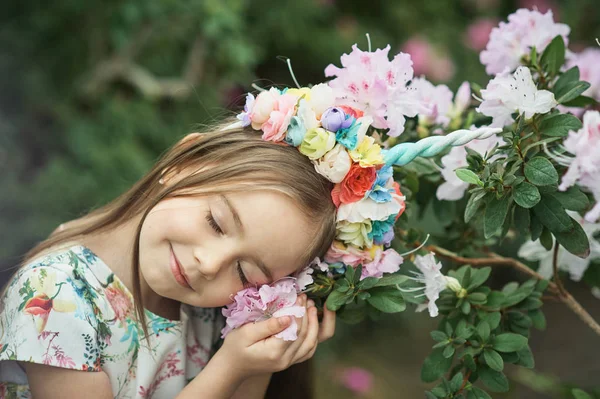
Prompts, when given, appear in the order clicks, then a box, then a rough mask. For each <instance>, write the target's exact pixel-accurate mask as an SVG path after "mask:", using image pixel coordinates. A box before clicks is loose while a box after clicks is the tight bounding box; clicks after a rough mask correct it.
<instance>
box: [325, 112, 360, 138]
mask: <svg viewBox="0 0 600 399" xmlns="http://www.w3.org/2000/svg"><path fill="white" fill-rule="evenodd" d="M353 119H354V118H352V117H350V116H347V115H346V114H345V113H344V111H342V109H341V108H338V107H332V108H329V109H327V110H326V111H325V112H323V115H322V116H321V126H323V127H324V128H325V129H327V130H329V131H330V132H337V131H338V130H340V129H342V128H348V127H350V125H351V124H352V121H353Z"/></svg>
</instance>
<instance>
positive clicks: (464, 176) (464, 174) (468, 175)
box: [455, 168, 483, 187]
mask: <svg viewBox="0 0 600 399" xmlns="http://www.w3.org/2000/svg"><path fill="white" fill-rule="evenodd" d="M455 172H456V177H458V178H459V179H460V180H462V181H464V182H465V183H469V184H476V185H478V186H481V187H483V182H482V181H481V179H480V178H479V176H477V175H476V174H475V173H474V172H473V171H471V170H469V169H465V168H460V169H456V170H455Z"/></svg>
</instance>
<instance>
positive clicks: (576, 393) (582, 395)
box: [571, 388, 593, 399]
mask: <svg viewBox="0 0 600 399" xmlns="http://www.w3.org/2000/svg"><path fill="white" fill-rule="evenodd" d="M571 394H572V395H573V397H574V398H575V399H593V398H592V397H591V396H590V395H589V394H587V393H586V392H585V391H582V390H581V389H579V388H573V390H572V391H571Z"/></svg>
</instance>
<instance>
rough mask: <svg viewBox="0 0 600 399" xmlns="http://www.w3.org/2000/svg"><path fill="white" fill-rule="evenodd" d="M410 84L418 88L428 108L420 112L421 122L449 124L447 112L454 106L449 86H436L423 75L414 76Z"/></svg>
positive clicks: (420, 98) (421, 99) (422, 100)
mask: <svg viewBox="0 0 600 399" xmlns="http://www.w3.org/2000/svg"><path fill="white" fill-rule="evenodd" d="M410 86H411V87H414V88H416V91H417V93H418V94H417V95H418V96H419V100H420V102H421V104H423V106H424V107H425V108H426V110H427V111H426V112H423V113H420V114H419V124H424V125H433V124H440V125H443V126H447V125H448V122H450V119H449V118H448V115H447V114H448V112H449V111H450V108H451V106H452V91H451V90H450V89H449V88H448V86H446V85H437V86H435V85H433V84H432V83H431V82H429V81H428V80H427V79H425V78H423V77H420V78H414V79H413V81H412V82H411V84H410Z"/></svg>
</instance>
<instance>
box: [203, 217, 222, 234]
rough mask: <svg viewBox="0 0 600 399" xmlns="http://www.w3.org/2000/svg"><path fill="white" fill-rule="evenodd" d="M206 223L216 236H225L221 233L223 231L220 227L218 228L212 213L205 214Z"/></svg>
mask: <svg viewBox="0 0 600 399" xmlns="http://www.w3.org/2000/svg"><path fill="white" fill-rule="evenodd" d="M206 221H207V222H208V224H209V225H210V227H212V229H213V230H214V231H215V232H216V233H217V234H219V235H223V234H225V232H224V231H223V229H222V228H221V226H219V224H218V223H217V221H216V220H215V218H214V217H213V215H212V212H210V211H208V212H207V213H206Z"/></svg>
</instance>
